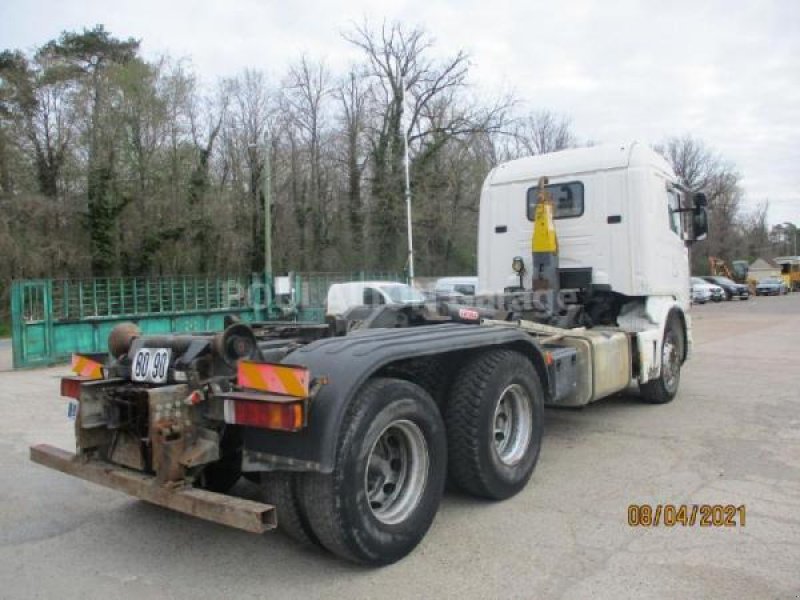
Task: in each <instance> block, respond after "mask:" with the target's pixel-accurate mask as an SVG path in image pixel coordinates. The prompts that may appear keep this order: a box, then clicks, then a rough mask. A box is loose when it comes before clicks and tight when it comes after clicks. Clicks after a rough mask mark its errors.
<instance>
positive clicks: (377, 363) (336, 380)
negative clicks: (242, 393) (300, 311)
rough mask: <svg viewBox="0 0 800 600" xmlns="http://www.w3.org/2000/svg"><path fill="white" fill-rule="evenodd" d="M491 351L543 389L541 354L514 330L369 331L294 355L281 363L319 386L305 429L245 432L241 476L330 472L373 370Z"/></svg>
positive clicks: (431, 328) (475, 327)
mask: <svg viewBox="0 0 800 600" xmlns="http://www.w3.org/2000/svg"><path fill="white" fill-rule="evenodd" d="M492 347H514V348H517V349H518V350H520V351H522V352H523V353H527V354H529V356H530V358H531V360H532V361H533V362H534V364H535V365H537V369H539V371H540V376H541V377H542V384H543V385H544V387H545V389H548V383H547V380H546V374H543V373H542V371H541V368H540V365H543V364H544V363H543V359H542V354H541V350H540V348H539V346H538V345H537V344H536V343H535V342H534V340H533V338H532V337H531V336H529V335H528V334H526V333H524V332H523V331H521V330H519V329H516V328H514V327H503V326H499V327H492V326H478V325H462V324H455V323H449V324H443V325H430V326H422V327H410V328H405V329H372V330H366V331H358V332H354V333H351V334H349V335H347V336H345V337H337V338H328V339H323V340H318V341H316V342H313V343H311V344H309V345H307V346H304V347H303V348H300V349H298V350H295V351H294V352H292V353H291V354H289V355H288V356H286V358H285V359H284V362H286V363H288V364H293V365H300V366H305V367H308V368H309V369H310V370H311V374H312V377H313V378H315V379H317V380H318V381H319V380H322V379H323V378H324V380H325V381H326V383H325V384H324V385H322V386H321V388H320V390H319V392H318V393H317V395H316V396H315V397H314V399H313V400H312V402H311V407H310V411H309V416H308V426H307V427H306V428H305V429H304V430H302V431H300V432H295V433H283V432H278V431H265V430H263V429H255V428H247V429H245V432H244V444H245V455H244V470H245V471H248V470H249V471H258V470H265V469H274V470H294V471H319V472H323V473H329V472H331V471H332V470H333V466H334V462H335V458H336V448H337V445H338V442H339V439H340V431H341V427H342V422H343V420H344V417H345V414H346V412H347V409H348V407H349V406H350V404H351V401H352V400H353V398H354V397H355V395H356V394H357V393H358V390H359V389H360V388H361V386H362V385H364V383H365V382H366V381H367V380H368V379H369V378H370V377H371V376H372V375H374V374H375V373H376V372H377V371H378V370H380V369H381V368H383V367H386V366H387V365H389V364H391V363H393V362H395V361H399V360H407V359H410V358H417V359H418V358H424V357H425V356H434V355H437V354H442V353H446V352H453V351H462V352H463V351H468V350H470V349H483V348H492Z"/></svg>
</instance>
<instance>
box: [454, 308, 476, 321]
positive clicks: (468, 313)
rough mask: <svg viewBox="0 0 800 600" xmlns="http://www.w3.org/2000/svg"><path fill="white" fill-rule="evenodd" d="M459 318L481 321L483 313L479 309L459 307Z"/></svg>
mask: <svg viewBox="0 0 800 600" xmlns="http://www.w3.org/2000/svg"><path fill="white" fill-rule="evenodd" d="M458 318H459V319H464V320H465V321H479V320H480V318H481V315H480V313H479V312H478V311H477V310H472V309H470V308H459V309H458Z"/></svg>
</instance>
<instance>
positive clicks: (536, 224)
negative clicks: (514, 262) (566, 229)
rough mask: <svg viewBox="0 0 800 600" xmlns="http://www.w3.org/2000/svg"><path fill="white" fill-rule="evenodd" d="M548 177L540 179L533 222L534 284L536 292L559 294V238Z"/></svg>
mask: <svg viewBox="0 0 800 600" xmlns="http://www.w3.org/2000/svg"><path fill="white" fill-rule="evenodd" d="M547 183H548V180H547V177H540V178H539V192H538V194H539V201H538V202H537V203H536V213H535V216H534V220H533V234H532V236H531V252H532V254H533V273H532V279H533V281H532V283H533V289H534V290H551V291H553V292H558V290H559V287H560V284H559V278H558V237H557V236H556V226H555V224H554V223H553V211H554V208H555V207H554V205H553V198H552V197H551V196H550V192H548V191H547Z"/></svg>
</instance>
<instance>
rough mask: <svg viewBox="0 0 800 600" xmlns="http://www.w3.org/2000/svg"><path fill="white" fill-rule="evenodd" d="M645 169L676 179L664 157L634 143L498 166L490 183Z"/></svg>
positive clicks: (552, 155) (568, 151)
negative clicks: (632, 168) (662, 172)
mask: <svg viewBox="0 0 800 600" xmlns="http://www.w3.org/2000/svg"><path fill="white" fill-rule="evenodd" d="M644 166H649V167H653V168H655V169H658V170H660V171H664V172H666V173H667V174H669V175H670V176H672V177H674V173H673V171H672V167H670V165H669V163H668V162H667V161H666V160H665V159H664V157H663V156H661V155H660V154H658V153H657V152H655V151H654V150H652V149H651V148H649V147H648V146H646V145H644V144H641V143H639V142H631V143H629V144H608V145H602V146H591V147H589V148H573V149H570V150H560V151H558V152H551V153H550V154H540V155H538V156H527V157H525V158H519V159H517V160H512V161H509V162H507V163H503V164H501V165H498V166H497V167H495V168H494V170H493V171H492V172H491V174H490V175H489V177H488V179H487V183H488V184H489V185H502V184H505V183H513V182H515V181H530V180H532V179H538V178H539V177H541V176H547V177H552V178H557V177H561V176H564V175H576V174H579V173H590V172H593V171H601V170H608V169H622V168H625V167H644Z"/></svg>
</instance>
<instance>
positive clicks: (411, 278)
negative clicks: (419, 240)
mask: <svg viewBox="0 0 800 600" xmlns="http://www.w3.org/2000/svg"><path fill="white" fill-rule="evenodd" d="M398 67H399V65H398ZM398 70H399V69H398ZM405 114H406V84H405V78H404V77H403V75H400V127H402V128H403V146H404V150H405V156H404V163H405V171H406V227H407V229H408V283H409V285H411V286H412V287H413V286H414V242H413V236H412V233H411V174H410V173H409V165H408V162H409V161H408V129H407V127H406V123H405Z"/></svg>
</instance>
